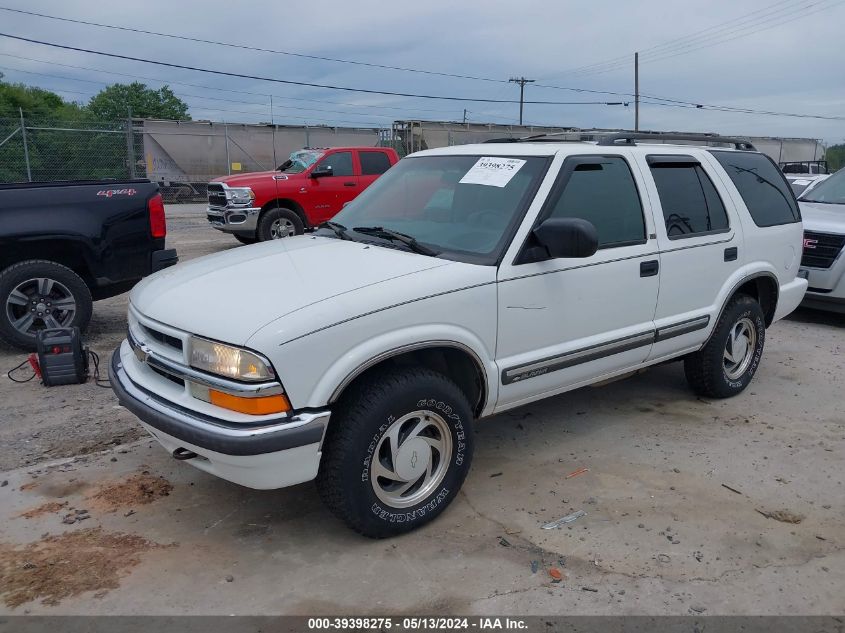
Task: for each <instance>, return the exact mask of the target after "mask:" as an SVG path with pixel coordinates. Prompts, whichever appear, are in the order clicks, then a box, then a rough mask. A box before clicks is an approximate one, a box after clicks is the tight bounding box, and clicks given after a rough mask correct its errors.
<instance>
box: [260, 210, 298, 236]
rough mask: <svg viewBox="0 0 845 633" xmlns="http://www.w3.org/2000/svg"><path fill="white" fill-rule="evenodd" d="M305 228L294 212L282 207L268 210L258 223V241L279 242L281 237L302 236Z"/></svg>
mask: <svg viewBox="0 0 845 633" xmlns="http://www.w3.org/2000/svg"><path fill="white" fill-rule="evenodd" d="M304 230H305V227H304V226H303V225H302V220H301V219H300V217H299V216H298V215H297V214H296V212H294V211H291V210H290V209H285V208H282V207H279V208H276V209H269V210H267V211H265V212H264V213H262V214H261V219H260V220H259V221H258V240H259V241H260V242H266V241H267V240H280V239H282V238H283V237H292V236H294V235H302V232H303V231H304Z"/></svg>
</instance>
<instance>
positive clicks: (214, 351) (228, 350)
mask: <svg viewBox="0 0 845 633" xmlns="http://www.w3.org/2000/svg"><path fill="white" fill-rule="evenodd" d="M191 367H193V368H194V369H201V370H203V371H207V372H210V373H212V374H217V375H219V376H225V377H226V378H232V379H234V380H245V381H249V382H261V381H264V380H271V379H272V378H273V377H274V375H273V370H272V369H271V368H270V366H269V364H268V363H267V362H266V361H265V360H264V359H262V358H261V357H260V356H258V355H257V354H253V353H252V352H248V351H246V350H244V349H238V348H237V347H230V346H229V345H223V344H222V343H215V342H214V341H207V340H206V339H202V338H196V337H195V338H193V339H192V344H191Z"/></svg>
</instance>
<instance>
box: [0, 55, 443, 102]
mask: <svg viewBox="0 0 845 633" xmlns="http://www.w3.org/2000/svg"><path fill="white" fill-rule="evenodd" d="M0 56H3V57H12V58H14V59H22V60H25V61H30V62H38V63H41V64H49V65H50V66H61V67H62V68H73V69H76V70H86V71H88V72H95V73H102V74H106V75H114V76H116V77H126V78H127V79H143V80H144V81H155V82H158V83H162V84H173V85H178V86H188V87H190V88H200V89H201V90H213V91H214V92H231V93H233V94H243V95H250V96H254V97H271V96H272V97H273V98H274V99H282V100H288V101H307V102H311V103H320V104H330V105H339V106H350V107H353V108H377V109H380V110H400V111H403V112H407V111H408V110H412V111H414V112H439V113H446V114H455V110H440V109H430V108H407V107H399V106H385V105H374V104H368V103H345V102H343V101H328V100H326V99H306V98H304V97H283V96H281V95H275V94H274V95H271V94H269V93H264V92H251V91H248V90H235V89H233V88H223V87H217V86H206V85H203V84H195V83H188V82H184V81H170V80H167V79H159V78H158V77H148V76H145V75H133V74H131V73H121V72H116V71H113V70H103V69H101V68H91V67H90V66H77V65H74V64H62V63H59V62H54V61H50V60H46V59H37V58H34V57H24V56H22V55H12V54H11V53H0ZM20 72H26V71H20ZM68 79H70V78H68ZM74 81H77V80H75V79H74ZM103 83H105V82H103Z"/></svg>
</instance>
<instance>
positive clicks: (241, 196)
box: [227, 187, 255, 204]
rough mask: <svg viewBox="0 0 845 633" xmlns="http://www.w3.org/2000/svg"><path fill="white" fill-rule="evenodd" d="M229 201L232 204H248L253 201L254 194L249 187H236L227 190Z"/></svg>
mask: <svg viewBox="0 0 845 633" xmlns="http://www.w3.org/2000/svg"><path fill="white" fill-rule="evenodd" d="M227 195H228V198H229V201H230V202H232V204H249V203H250V202H252V201H253V200H255V193H253V191H252V189H250V188H249V187H236V188H232V189H228V190H227Z"/></svg>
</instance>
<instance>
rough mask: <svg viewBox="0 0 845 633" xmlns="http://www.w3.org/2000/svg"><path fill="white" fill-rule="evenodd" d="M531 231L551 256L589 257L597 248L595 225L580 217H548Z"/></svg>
mask: <svg viewBox="0 0 845 633" xmlns="http://www.w3.org/2000/svg"><path fill="white" fill-rule="evenodd" d="M533 233H534V237H535V238H536V239H537V241H538V242H539V243H540V245H541V246H544V247H545V248H546V250H547V251H548V252H549V255H551V256H552V257H553V258H558V257H590V256H591V255H594V254H595V252H596V251H597V250H598V248H599V236H598V232H597V231H596V227H595V226H593V223H592V222H589V221H587V220H582V219H581V218H549V219H548V220H544V221H543V222H542V223H541V224H540V226H538V227H537V228H535V229H534V231H533Z"/></svg>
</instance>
